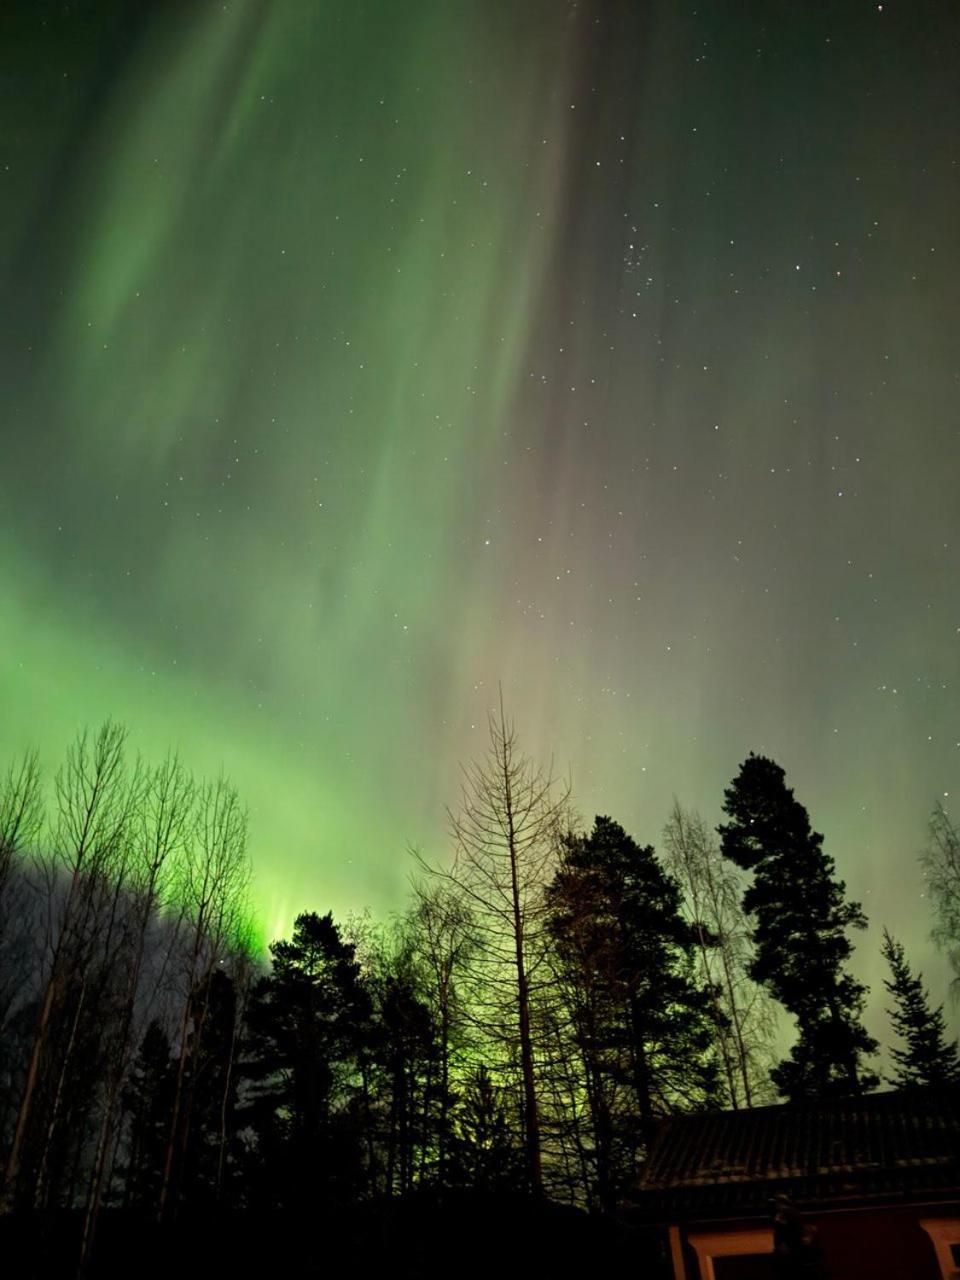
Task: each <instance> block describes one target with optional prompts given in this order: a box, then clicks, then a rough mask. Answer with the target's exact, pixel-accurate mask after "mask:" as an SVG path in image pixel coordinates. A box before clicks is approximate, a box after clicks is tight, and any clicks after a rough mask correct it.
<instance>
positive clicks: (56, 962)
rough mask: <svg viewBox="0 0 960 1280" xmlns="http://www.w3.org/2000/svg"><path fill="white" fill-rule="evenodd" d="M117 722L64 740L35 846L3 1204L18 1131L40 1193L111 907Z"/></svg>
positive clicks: (120, 829)
mask: <svg viewBox="0 0 960 1280" xmlns="http://www.w3.org/2000/svg"><path fill="white" fill-rule="evenodd" d="M125 742H126V731H125V730H124V729H123V728H122V727H121V726H120V725H117V724H114V723H112V722H110V721H108V722H107V723H105V724H104V725H103V726H102V728H101V729H100V730H99V731H98V733H97V734H96V735H94V736H93V737H91V735H90V734H89V733H88V732H86V731H84V732H82V733H81V734H80V735H79V737H78V738H77V740H76V742H75V743H74V745H73V746H72V747H71V748H70V750H69V752H68V754H67V759H66V762H65V764H64V766H63V768H62V769H61V770H60V771H59V772H58V774H57V778H56V787H55V790H56V802H57V818H56V825H55V828H54V831H53V834H52V843H51V849H50V852H49V853H46V852H43V853H38V855H37V859H36V865H37V868H38V870H39V872H40V874H41V877H42V879H43V880H44V881H45V884H46V904H47V911H48V918H47V922H46V939H45V944H44V945H45V957H44V966H43V972H42V975H41V981H40V993H39V1012H38V1016H37V1023H36V1029H35V1032H34V1037H33V1046H32V1049H31V1052H30V1058H29V1062H28V1065H27V1071H26V1080H25V1084H24V1089H23V1093H22V1096H21V1100H20V1106H19V1110H18V1113H17V1122H16V1126H15V1129H14V1134H13V1139H12V1142H11V1145H10V1151H9V1154H8V1157H7V1167H6V1174H5V1180H4V1188H3V1196H2V1199H0V1207H5V1208H9V1207H11V1206H12V1204H13V1202H14V1198H15V1197H17V1196H18V1195H19V1194H20V1193H19V1189H18V1184H19V1180H20V1171H21V1164H22V1161H23V1155H24V1145H25V1142H26V1140H27V1136H28V1132H29V1131H30V1129H31V1127H33V1128H34V1129H35V1130H36V1131H37V1132H38V1134H39V1135H40V1137H39V1142H38V1150H39V1160H38V1167H39V1170H40V1172H39V1173H38V1174H37V1175H36V1178H35V1185H34V1191H33V1194H32V1195H31V1197H30V1198H31V1200H35V1199H36V1198H37V1196H38V1195H40V1194H41V1184H42V1182H43V1170H44V1168H45V1165H46V1161H47V1156H48V1152H49V1149H50V1144H51V1141H52V1138H53V1134H54V1131H55V1129H56V1126H57V1123H58V1116H59V1111H60V1105H61V1100H62V1097H63V1087H64V1082H65V1078H66V1072H67V1069H68V1066H69V1063H70V1059H71V1054H72V1049H73V1046H74V1044H75V1043H76V1038H77V1032H78V1030H79V1027H80V1021H81V1017H82V1015H83V1012H84V1008H85V1005H86V1003H87V999H88V997H89V995H90V994H91V982H90V979H91V975H92V968H93V964H94V961H95V959H96V957H97V955H98V949H99V948H100V947H101V945H102V943H103V939H104V934H105V932H106V931H109V929H110V928H111V927H112V924H113V921H114V920H115V916H116V912H115V908H116V902H117V898H116V886H117V883H118V878H119V877H118V874H117V868H118V863H119V861H121V860H122V858H123V856H124V851H125V837H126V834H127V831H128V828H129V825H130V820H131V814H132V812H133V810H134V808H135V804H136V781H135V780H134V781H133V782H131V781H130V779H128V777H127V772H126V768H125V762H124V747H125ZM55 1028H57V1030H58V1032H62V1038H63V1043H61V1044H60V1045H59V1046H58V1053H57V1058H58V1063H57V1064H56V1066H55V1067H54V1068H53V1074H54V1080H53V1083H52V1088H51V1091H50V1092H51V1097H52V1101H49V1102H48V1105H47V1106H46V1108H45V1110H46V1116H45V1117H44V1118H43V1121H42V1122H41V1123H39V1124H38V1123H37V1117H36V1115H35V1103H36V1099H37V1090H38V1085H39V1082H40V1079H41V1073H42V1071H43V1070H45V1069H46V1068H47V1067H48V1066H50V1065H51V1064H50V1063H49V1062H48V1057H49V1056H50V1055H48V1048H49V1045H50V1041H51V1036H52V1033H53V1031H54V1029H55Z"/></svg>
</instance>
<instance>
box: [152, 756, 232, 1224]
mask: <svg viewBox="0 0 960 1280" xmlns="http://www.w3.org/2000/svg"><path fill="white" fill-rule="evenodd" d="M249 880H250V866H249V861H248V858H247V814H246V811H245V810H244V808H243V806H242V805H241V803H240V798H239V796H238V794H237V792H236V789H235V788H234V787H233V786H232V785H231V784H230V783H229V782H228V781H227V780H226V779H225V778H224V777H222V776H221V777H220V778H218V779H217V781H216V782H213V783H208V784H207V785H206V786H204V787H203V788H202V790H201V791H200V793H199V795H198V799H197V804H196V806H195V811H194V829H193V831H192V832H191V835H190V838H189V839H188V840H187V841H186V844H185V848H184V854H183V858H182V866H181V869H180V876H179V882H178V883H177V884H176V885H175V887H174V892H175V893H176V895H177V898H178V900H179V903H180V906H181V911H182V916H181V925H182V936H183V944H184V955H183V970H182V974H181V977H182V980H183V987H182V992H181V1013H180V1027H179V1046H178V1061H177V1075H176V1084H175V1088H174V1097H173V1106H172V1111H171V1117H170V1130H169V1135H168V1138H167V1144H166V1152H165V1156H164V1168H163V1180H162V1183H161V1188H160V1197H159V1204H158V1213H159V1215H160V1217H164V1216H166V1215H167V1214H168V1213H169V1212H170V1209H171V1206H172V1204H173V1193H174V1191H175V1188H176V1181H177V1178H178V1177H179V1174H180V1172H181V1170H182V1167H183V1161H184V1157H185V1155H186V1151H187V1146H188V1143H189V1138H190V1121H191V1112H192V1104H193V1094H194V1083H195V1073H194V1072H193V1071H192V1070H191V1051H192V1056H193V1058H194V1059H196V1058H198V1056H199V1050H200V1044H201V1041H202V1038H203V1027H204V1021H205V1019H206V1014H207V1001H208V999H209V992H210V977H211V975H212V974H213V972H214V970H215V969H216V968H217V967H218V965H220V964H221V962H222V961H224V960H225V959H226V957H227V955H228V953H229V952H230V949H231V947H232V945H233V944H234V943H235V941H236V938H237V936H238V933H239V932H240V931H241V930H242V929H243V927H244V925H245V923H246V921H247V919H248V911H247V890H248V887H249Z"/></svg>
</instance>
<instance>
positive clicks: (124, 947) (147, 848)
mask: <svg viewBox="0 0 960 1280" xmlns="http://www.w3.org/2000/svg"><path fill="white" fill-rule="evenodd" d="M194 795H195V787H194V784H193V780H192V779H191V778H190V776H189V775H188V774H187V773H186V771H185V770H184V768H183V766H182V765H181V764H180V761H179V760H178V759H177V758H176V757H175V756H168V757H167V759H166V760H165V761H164V763H163V764H162V765H160V766H159V767H158V768H156V769H153V770H151V771H150V772H149V774H148V775H147V777H146V782H145V785H144V787H143V791H142V797H141V799H142V802H141V805H140V807H139V811H138V813H137V815H136V819H135V822H134V824H133V830H132V832H131V847H130V855H129V858H128V862H127V865H126V867H125V872H126V886H125V887H126V897H127V902H128V911H127V917H126V921H125V930H124V935H123V937H122V939H121V945H120V946H119V947H118V952H119V955H120V962H121V965H122V969H123V973H122V977H121V987H122V996H121V1000H120V1008H119V1013H118V1018H117V1022H116V1025H115V1027H114V1028H113V1035H112V1038H111V1043H110V1044H109V1052H108V1057H107V1063H106V1068H107V1069H106V1077H105V1081H104V1090H103V1093H104V1096H103V1104H102V1109H101V1118H100V1126H99V1132H98V1135H97V1142H96V1149H95V1154H94V1160H93V1165H92V1168H91V1172H90V1179H89V1185H88V1190H87V1200H86V1210H85V1214H84V1224H83V1233H82V1240H81V1251H80V1269H81V1271H82V1270H83V1268H84V1267H85V1265H86V1261H87V1259H88V1257H89V1254H90V1248H91V1246H92V1243H93V1235H94V1231H95V1229H96V1222H97V1218H98V1215H99V1210H100V1203H101V1199H102V1196H103V1191H104V1178H105V1175H106V1171H107V1161H108V1157H109V1154H110V1151H111V1147H112V1142H113V1136H114V1130H115V1126H116V1121H117V1113H118V1109H119V1105H120V1099H121V1094H122V1090H123V1085H124V1082H125V1080H126V1077H127V1073H128V1071H129V1068H130V1064H131V1060H132V1057H133V1054H134V1052H135V1049H136V1045H137V1042H138V1039H139V1037H138V1035H137V1034H136V1032H137V1027H136V1011H137V1004H138V998H139V997H141V996H142V995H143V992H142V991H141V987H142V978H143V973H144V965H145V961H146V958H147V946H148V942H149V940H150V933H151V928H152V927H153V926H154V925H155V924H156V921H157V918H158V917H159V916H160V915H161V914H162V913H163V911H164V910H165V909H167V908H168V907H169V906H170V895H171V888H172V872H173V870H174V867H175V864H176V863H177V861H178V859H179V858H180V857H182V855H183V853H184V850H185V847H186V841H187V838H188V836H189V833H190V832H189V828H190V822H191V818H192V814H193V804H194Z"/></svg>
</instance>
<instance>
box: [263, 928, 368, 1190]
mask: <svg viewBox="0 0 960 1280" xmlns="http://www.w3.org/2000/svg"><path fill="white" fill-rule="evenodd" d="M270 952H271V955H272V958H273V961H272V967H271V972H270V973H269V974H268V975H267V976H266V977H264V978H262V979H261V980H260V981H259V982H258V983H257V985H256V986H255V987H254V989H253V992H252V994H251V997H250V1001H249V1005H248V1008H247V1027H248V1041H247V1046H246V1048H247V1055H246V1060H245V1062H244V1073H245V1075H246V1076H247V1078H248V1080H249V1081H250V1087H249V1089H248V1091H247V1093H248V1097H249V1105H248V1109H247V1115H246V1117H245V1119H246V1120H247V1123H248V1124H249V1127H250V1128H251V1129H252V1131H253V1132H254V1134H255V1135H256V1141H257V1153H258V1156H259V1162H260V1163H259V1173H260V1175H261V1180H260V1198H261V1199H262V1200H265V1201H267V1202H272V1203H275V1204H277V1203H278V1204H281V1205H283V1204H286V1205H290V1204H296V1205H309V1204H311V1203H314V1202H316V1200H317V1199H318V1198H319V1197H320V1196H322V1195H323V1194H324V1193H328V1192H329V1191H331V1190H332V1189H337V1190H341V1191H347V1192H349V1191H351V1190H352V1189H353V1184H354V1183H355V1181H356V1179H357V1176H358V1174H357V1170H358V1167H359V1154H358V1151H357V1150H356V1148H355V1145H354V1144H352V1141H351V1136H350V1134H349V1133H348V1125H347V1124H345V1122H344V1121H345V1116H346V1110H347V1107H346V1104H347V1103H348V1102H349V1100H350V1097H351V1094H352V1085H353V1084H354V1082H355V1078H356V1074H357V1071H356V1064H357V1056H358V1052H359V1049H360V1046H361V1041H362V1039H363V1037H364V1036H365V1035H366V1034H367V1030H368V1027H369V1020H370V1012H371V1008H370V997H369V994H368V992H367V990H366V988H365V987H364V985H363V982H362V980H361V974H360V966H359V964H358V963H357V961H356V958H355V950H354V947H353V945H352V944H351V943H349V942H345V941H344V940H343V938H342V937H341V935H340V930H339V929H338V927H337V925H336V924H335V923H334V921H333V917H332V916H331V915H330V914H327V915H325V916H318V915H316V914H314V913H313V912H308V913H305V914H303V915H300V916H298V917H297V919H296V922H295V924H294V930H293V937H292V939H290V940H289V941H280V942H274V943H272V944H271V946H270Z"/></svg>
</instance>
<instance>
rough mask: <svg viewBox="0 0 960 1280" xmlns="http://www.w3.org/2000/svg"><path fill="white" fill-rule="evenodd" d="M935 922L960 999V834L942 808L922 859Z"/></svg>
mask: <svg viewBox="0 0 960 1280" xmlns="http://www.w3.org/2000/svg"><path fill="white" fill-rule="evenodd" d="M920 860H921V863H922V864H923V869H924V872H925V874H926V881H927V888H928V889H929V891H930V897H931V898H932V900H933V909H934V913H935V921H936V923H935V924H934V928H933V931H932V933H931V937H932V938H933V940H934V942H935V943H936V944H937V946H938V947H940V948H941V949H942V950H943V951H944V952H945V953H946V955H947V958H948V959H949V961H950V966H951V968H952V969H953V972H954V975H955V976H954V979H953V982H952V983H951V988H952V992H953V995H954V997H956V998H960V831H958V830H957V827H956V823H955V822H954V821H953V819H952V818H951V817H950V815H949V813H947V810H946V809H945V808H944V806H943V805H942V804H939V803H938V804H937V806H936V807H935V809H934V811H933V814H932V815H931V817H930V828H929V839H928V842H927V847H926V848H925V849H924V850H923V852H922V853H921V855H920Z"/></svg>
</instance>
